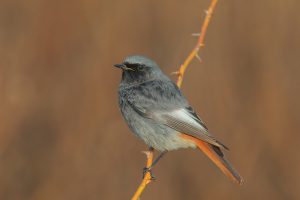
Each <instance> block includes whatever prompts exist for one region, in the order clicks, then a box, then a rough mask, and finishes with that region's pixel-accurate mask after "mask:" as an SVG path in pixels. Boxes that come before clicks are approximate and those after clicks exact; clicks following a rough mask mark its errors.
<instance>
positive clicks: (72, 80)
mask: <svg viewBox="0 0 300 200" xmlns="http://www.w3.org/2000/svg"><path fill="white" fill-rule="evenodd" d="M208 5H209V1H208V0H197V1H196V0H185V1H171V0H169V1H151V0H143V1H140V0H132V1H121V0H119V1H102V0H98V1H97V0H74V1H67V0H60V1H50V0H49V1H45V0H43V1H33V0H28V1H21V0H19V1H17V0H1V1H0V199H1V200H23V199H30V200H40V199H43V200H53V199H55V200H65V199H72V200H77V199H78V200H81V199H89V200H96V199H97V200H98V199H107V200H110V199H130V197H131V195H132V194H133V193H134V191H135V189H136V187H137V186H138V184H139V183H140V181H141V175H142V174H141V173H142V168H143V167H144V165H145V156H144V155H143V154H142V153H141V151H142V150H146V149H147V147H146V146H145V145H144V144H143V143H142V142H141V141H139V140H138V139H137V138H135V136H134V135H133V134H132V133H130V131H129V129H128V128H127V126H126V124H125V123H124V121H123V120H122V118H121V115H120V112H119V110H118V104H117V90H118V84H119V81H120V76H121V73H120V71H119V70H118V69H116V68H113V67H112V64H115V63H120V62H121V61H122V60H123V58H124V57H125V56H127V55H130V54H143V55H147V56H149V57H150V58H152V59H154V60H156V61H157V63H159V65H160V66H161V67H162V69H163V70H164V71H165V73H167V74H171V72H173V71H175V70H176V69H178V67H179V66H180V64H181V63H182V62H183V61H184V59H185V58H186V56H187V55H188V53H189V52H190V50H191V49H192V48H193V47H194V45H195V43H196V39H197V38H195V37H193V36H191V35H192V33H197V32H199V29H200V26H201V24H202V21H203V19H204V16H205V12H204V10H205V9H206V8H207V7H208ZM299 8H300V1H297V0H287V1H282V0H265V1H260V0H253V1H237V0H232V1H220V2H219V4H218V5H217V8H216V12H215V14H214V15H213V19H212V22H211V24H210V26H209V29H208V33H207V37H206V41H205V44H206V46H205V48H204V49H203V50H201V52H200V55H201V58H202V60H203V62H202V63H200V62H199V61H198V60H196V59H195V60H194V61H193V62H192V63H191V65H190V66H189V68H188V71H187V73H186V75H185V79H184V83H183V88H182V89H183V92H184V94H185V95H186V96H187V98H188V99H189V100H190V103H191V104H192V105H193V107H194V108H195V110H196V111H197V112H198V113H199V114H200V116H201V117H202V118H203V120H204V121H205V122H206V124H207V125H208V127H209V129H210V130H211V131H212V132H213V133H214V134H215V135H216V137H217V138H219V140H221V141H223V142H224V143H225V144H226V145H227V146H229V147H230V149H231V150H230V151H229V152H228V153H227V157H228V158H229V159H230V160H231V162H232V163H233V164H234V165H235V167H236V168H237V169H238V170H239V172H240V173H241V174H242V175H243V177H244V179H245V184H244V185H243V186H242V187H239V186H237V185H235V184H233V183H231V182H230V181H229V180H228V179H227V178H226V177H225V176H224V175H223V174H222V173H221V172H220V171H219V170H218V169H217V168H216V167H215V166H214V165H213V164H212V163H211V162H210V161H209V160H208V159H207V158H206V157H205V156H204V155H203V154H202V153H201V152H199V151H197V150H192V149H187V150H179V151H174V152H170V153H169V154H168V155H167V156H166V157H165V158H164V159H163V160H161V161H160V163H159V164H158V165H157V166H156V167H155V169H154V174H155V175H156V176H157V178H158V180H157V181H155V182H153V183H152V184H151V185H149V187H148V188H147V189H146V191H145V192H144V193H143V196H142V199H145V200H146V199H163V200H168V199H172V200H182V199H193V200H194V199H230V200H235V199H249V200H250V199H251V200H252V199H273V200H277V199H300V190H299V189H300V188H299V185H300V170H299V169H300V155H299V153H298V151H299V146H300V132H299V131H300V127H299V119H300V106H299V102H300V93H299V92H300V81H299V78H300V64H299V63H300V62H299V52H300V39H299V38H300V18H299ZM172 78H173V79H174V80H175V78H176V77H172Z"/></svg>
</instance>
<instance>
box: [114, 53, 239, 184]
mask: <svg viewBox="0 0 300 200" xmlns="http://www.w3.org/2000/svg"><path fill="white" fill-rule="evenodd" d="M114 66H115V67H117V68H119V69H121V70H122V78H121V81H120V84H119V89H118V96H119V101H118V102H119V108H120V111H121V113H122V116H123V119H124V120H125V122H126V123H127V125H128V127H129V129H130V130H131V131H132V132H133V133H134V134H135V135H136V136H137V137H138V138H140V139H141V140H142V141H143V142H144V143H146V145H148V146H149V148H150V149H151V150H153V149H155V150H157V151H159V152H160V155H159V156H158V157H157V159H156V160H155V161H154V162H153V163H152V165H151V166H150V167H148V168H144V174H145V173H146V172H150V173H151V176H152V171H151V170H152V168H153V166H154V165H155V164H156V163H157V162H158V160H160V159H161V158H162V157H163V156H164V155H165V154H166V153H167V152H168V151H172V150H177V149H181V148H198V149H200V150H201V151H202V152H203V153H204V154H205V155H206V156H208V158H209V159H210V160H211V161H212V162H213V163H214V164H215V165H216V166H217V167H218V168H219V169H220V170H221V171H222V172H223V173H224V174H225V175H226V176H227V177H229V178H230V179H231V180H232V181H233V182H235V183H237V184H239V185H241V184H242V183H243V178H242V177H241V176H240V175H239V173H238V172H237V171H236V170H235V169H234V167H233V166H232V165H231V164H230V163H229V161H228V160H227V159H226V157H225V155H224V153H223V151H224V150H228V147H227V146H225V145H224V144H223V143H222V142H220V141H219V140H217V139H216V138H215V137H214V136H213V135H212V134H211V133H210V132H209V131H208V128H207V126H206V124H205V123H204V122H203V120H202V119H201V118H200V117H199V116H198V115H197V114H196V112H195V111H194V109H193V108H192V107H191V106H190V104H189V103H188V101H187V99H186V98H185V97H184V95H183V94H182V92H181V90H180V89H179V88H178V87H177V85H176V84H175V83H174V82H173V81H172V80H171V79H170V78H169V77H167V76H166V75H165V74H164V73H163V72H162V70H161V69H160V67H159V66H158V64H157V63H156V62H155V61H153V60H151V59H149V58H147V57H146V56H142V55H131V56H128V57H126V58H125V59H124V60H123V62H122V63H121V64H115V65H114ZM152 177H153V178H154V176H152Z"/></svg>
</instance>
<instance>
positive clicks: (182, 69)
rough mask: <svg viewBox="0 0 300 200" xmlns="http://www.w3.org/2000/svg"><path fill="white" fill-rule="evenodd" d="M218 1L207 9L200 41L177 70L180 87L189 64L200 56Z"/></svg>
mask: <svg viewBox="0 0 300 200" xmlns="http://www.w3.org/2000/svg"><path fill="white" fill-rule="evenodd" d="M217 3H218V0H212V1H211V3H210V6H209V8H208V10H207V11H206V16H205V19H204V22H203V24H202V26H201V32H200V36H199V38H198V42H197V44H196V46H195V47H194V48H193V50H192V51H191V53H190V54H189V55H188V57H187V58H186V59H185V61H184V63H183V65H181V66H180V68H179V70H178V72H177V74H178V79H177V86H178V87H181V85H182V81H183V75H184V73H185V71H186V69H187V67H188V65H189V64H190V62H191V61H192V60H193V59H194V58H195V57H196V56H198V52H199V50H200V49H201V48H202V47H203V46H204V38H205V35H206V31H207V27H208V24H209V22H210V19H211V16H212V14H213V12H214V10H215V7H216V5H217Z"/></svg>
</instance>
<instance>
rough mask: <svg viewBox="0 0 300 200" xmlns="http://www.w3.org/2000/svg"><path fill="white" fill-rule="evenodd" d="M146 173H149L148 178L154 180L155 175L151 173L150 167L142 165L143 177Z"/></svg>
mask: <svg viewBox="0 0 300 200" xmlns="http://www.w3.org/2000/svg"><path fill="white" fill-rule="evenodd" d="M147 173H150V180H152V181H153V180H156V178H155V176H154V175H153V174H152V170H151V168H148V167H144V169H143V179H144V178H145V176H146V174H147Z"/></svg>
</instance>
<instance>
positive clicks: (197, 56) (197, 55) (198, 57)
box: [195, 53, 202, 62]
mask: <svg viewBox="0 0 300 200" xmlns="http://www.w3.org/2000/svg"><path fill="white" fill-rule="evenodd" d="M195 56H196V58H197V59H198V60H199V61H200V62H202V59H201V58H200V56H199V54H198V53H197V54H196V55H195Z"/></svg>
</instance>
